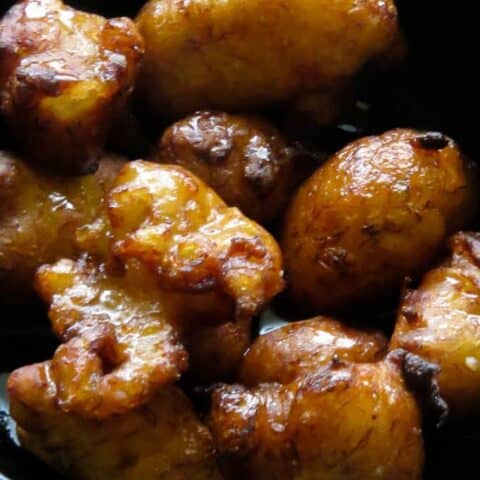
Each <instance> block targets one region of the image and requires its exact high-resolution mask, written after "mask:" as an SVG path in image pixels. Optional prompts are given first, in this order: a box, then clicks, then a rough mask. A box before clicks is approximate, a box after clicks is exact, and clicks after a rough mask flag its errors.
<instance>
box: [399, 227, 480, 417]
mask: <svg viewBox="0 0 480 480" xmlns="http://www.w3.org/2000/svg"><path fill="white" fill-rule="evenodd" d="M450 248H451V255H450V257H449V258H448V259H447V260H446V261H444V262H443V263H442V264H441V265H440V266H438V267H437V268H435V269H433V270H431V271H430V272H428V273H427V274H426V275H425V276H424V278H423V280H422V282H421V283H420V285H419V286H418V287H417V288H416V289H414V290H406V291H405V293H404V295H403V300H402V303H401V306H400V309H399V313H398V318H397V324H396V328H395V332H394V335H393V337H392V348H397V347H401V348H404V349H406V350H409V351H411V352H413V353H415V354H417V355H419V356H421V357H423V358H425V359H426V360H428V361H431V362H434V363H437V364H438V365H439V366H440V374H439V377H438V382H439V385H440V393H441V395H442V396H443V397H444V398H445V400H446V401H447V403H448V405H449V407H450V409H451V410H452V412H454V413H455V414H457V415H465V414H468V413H471V412H473V411H475V410H478V403H479V401H480V324H479V319H480V234H478V233H468V232H466V233H458V234H456V235H454V236H453V237H452V239H451V241H450Z"/></svg>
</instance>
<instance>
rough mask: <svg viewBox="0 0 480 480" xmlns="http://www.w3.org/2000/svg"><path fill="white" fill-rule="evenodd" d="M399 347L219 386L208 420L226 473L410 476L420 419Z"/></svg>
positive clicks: (279, 479)
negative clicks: (277, 379) (382, 356)
mask: <svg viewBox="0 0 480 480" xmlns="http://www.w3.org/2000/svg"><path fill="white" fill-rule="evenodd" d="M399 362H400V361H399V358H398V355H397V352H395V353H394V354H391V355H390V356H389V357H387V359H386V360H384V361H382V362H379V363H371V364H370V363H364V364H343V363H342V362H334V363H332V364H331V365H330V366H328V367H326V368H323V369H319V370H318V371H316V372H314V373H309V374H307V375H306V376H303V377H300V379H298V380H297V381H296V382H294V383H291V384H288V385H280V384H275V383H270V384H268V383H264V384H261V385H259V386H257V387H255V388H252V389H250V390H248V389H247V388H246V387H244V386H241V385H230V386H222V387H220V388H218V389H217V390H216V391H215V393H214V395H213V406H212V411H211V414H210V421H209V425H210V428H211V431H212V434H213V438H214V442H215V446H216V448H217V450H218V453H219V459H220V465H221V467H222V469H223V471H224V473H225V478H227V479H246V478H254V479H256V480H263V479H265V480H266V479H268V480H273V479H276V480H283V479H285V480H287V479H288V480H293V479H296V480H297V479H298V480H300V479H301V480H317V479H320V478H321V479H329V480H336V479H338V480H347V479H348V480H370V479H372V480H373V479H385V480H400V479H401V480H415V479H420V478H421V473H422V467H423V458H424V453H423V440H422V435H421V417H420V412H419V409H418V406H417V403H416V400H415V398H414V396H413V395H412V394H411V393H409V391H408V390H407V388H406V386H405V383H404V380H403V377H402V373H401V366H400V365H399Z"/></svg>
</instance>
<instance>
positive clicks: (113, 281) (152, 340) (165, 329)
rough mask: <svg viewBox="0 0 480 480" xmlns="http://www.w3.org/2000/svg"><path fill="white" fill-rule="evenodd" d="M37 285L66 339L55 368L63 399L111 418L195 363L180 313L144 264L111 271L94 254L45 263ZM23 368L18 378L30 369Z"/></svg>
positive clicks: (65, 404) (63, 403)
mask: <svg viewBox="0 0 480 480" xmlns="http://www.w3.org/2000/svg"><path fill="white" fill-rule="evenodd" d="M37 289H38V290H39V293H40V294H41V296H42V297H43V299H44V300H45V301H46V302H47V303H49V304H50V311H49V317H50V320H51V322H52V326H53V330H54V332H55V334H56V335H57V336H58V337H59V338H60V339H61V340H62V341H63V342H65V343H63V344H62V345H60V347H58V349H57V351H56V352H55V355H54V356H53V359H52V362H51V364H49V366H48V367H46V368H48V379H49V383H50V384H51V389H52V390H54V391H56V392H57V393H56V396H55V401H56V404H57V405H58V406H59V408H60V409H62V410H63V411H65V412H73V413H76V414H78V415H81V416H84V417H86V418H97V419H103V418H106V417H108V416H111V415H112V414H118V413H124V412H126V411H128V410H131V409H132V408H135V407H136V406H138V405H142V404H144V403H145V402H146V401H147V400H148V399H149V397H150V396H151V395H152V393H153V392H155V391H156V390H158V387H159V386H162V385H165V384H168V383H173V382H175V381H176V380H178V379H179V378H180V374H181V373H182V372H183V371H185V370H186V368H187V353H186V351H185V349H184V347H183V345H182V344H181V343H180V339H179V335H178V331H177V329H176V328H175V322H174V319H173V318H172V317H171V316H169V315H168V313H167V311H166V307H165V303H166V299H164V298H163V297H164V296H162V292H161V291H160V290H159V288H158V285H157V280H156V278H154V277H153V276H152V275H149V274H148V272H146V271H145V269H144V268H142V267H141V266H136V265H134V264H130V265H127V266H126V267H125V269H124V271H120V272H112V271H106V269H105V267H103V268H98V267H97V266H96V265H94V264H91V263H89V262H88V261H86V260H83V259H82V260H79V261H77V262H74V261H72V260H61V261H59V262H57V263H56V264H54V265H51V266H44V267H42V268H41V269H40V270H39V272H38V274H37ZM29 368H30V367H26V370H25V369H20V370H19V371H17V373H16V377H17V380H18V381H19V382H21V381H22V378H23V377H24V375H26V376H27V378H26V381H28V375H29V370H28V369H29Z"/></svg>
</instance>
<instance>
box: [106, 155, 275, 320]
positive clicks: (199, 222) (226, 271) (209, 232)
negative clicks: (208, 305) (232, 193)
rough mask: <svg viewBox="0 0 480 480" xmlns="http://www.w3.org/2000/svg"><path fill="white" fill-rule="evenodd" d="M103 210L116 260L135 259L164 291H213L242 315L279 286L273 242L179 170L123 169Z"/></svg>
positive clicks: (252, 311) (257, 307) (142, 166)
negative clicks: (155, 279)
mask: <svg viewBox="0 0 480 480" xmlns="http://www.w3.org/2000/svg"><path fill="white" fill-rule="evenodd" d="M107 208H108V216H109V218H110V221H111V225H112V234H113V237H114V239H116V241H115V242H114V244H113V251H114V253H115V255H116V256H118V257H119V258H120V259H123V260H126V259H137V260H138V261H140V262H141V263H142V264H143V265H144V266H145V267H146V268H147V269H149V270H150V271H152V272H154V273H155V274H156V275H157V276H158V279H159V283H160V285H161V286H162V288H164V289H166V290H171V291H179V292H183V293H187V294H189V293H190V294H191V293H196V294H200V293H207V294H208V293H209V292H213V293H215V292H219V293H220V294H221V295H225V296H226V297H228V299H229V300H230V301H233V303H234V307H235V315H236V317H237V318H241V317H247V318H248V317H250V316H251V315H253V314H255V313H257V312H258V311H259V310H260V309H261V308H262V307H263V306H265V305H266V303H267V302H268V301H269V300H270V299H271V298H272V297H273V296H274V295H276V294H277V293H278V292H279V291H280V290H281V289H282V288H283V280H282V258H281V253H280V249H279V247H278V245H277V243H276V242H275V240H274V239H273V237H272V236H271V235H270V234H269V233H267V232H266V231H265V230H264V229H263V228H261V227H260V226H259V225H257V224H256V223H255V222H253V221H251V220H249V219H247V218H246V217H245V216H243V215H242V214H241V212H240V211H239V210H238V209H236V208H230V207H227V206H226V205H225V203H224V202H223V201H222V200H221V199H220V197H219V196H218V195H217V194H216V193H215V192H214V191H213V190H211V189H210V188H209V187H207V186H206V185H205V184H204V183H203V182H202V181H201V180H200V179H198V178H197V177H195V176H194V175H193V174H191V173H189V172H188V171H187V170H185V169H183V168H182V167H179V166H173V165H157V164H153V163H149V162H143V161H136V162H132V163H129V164H127V165H126V166H125V167H124V168H123V169H122V171H121V172H120V175H119V176H118V178H117V180H116V182H115V184H114V185H113V188H112V190H111V191H110V193H109V195H108V207H107Z"/></svg>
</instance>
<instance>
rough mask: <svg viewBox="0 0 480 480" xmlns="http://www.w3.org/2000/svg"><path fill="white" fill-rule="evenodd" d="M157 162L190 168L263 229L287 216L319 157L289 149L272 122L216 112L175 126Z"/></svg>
mask: <svg viewBox="0 0 480 480" xmlns="http://www.w3.org/2000/svg"><path fill="white" fill-rule="evenodd" d="M151 158H152V159H153V160H154V161H157V162H161V163H167V164H168V163H171V164H178V165H181V166H182V167H185V168H186V169H187V170H190V171H191V172H192V173H194V174H195V175H197V176H198V177H200V178H201V179H202V180H203V181H204V182H205V183H207V184H208V185H209V186H210V187H212V188H213V189H214V190H215V191H216V192H217V193H218V194H219V195H220V196H221V197H222V198H223V200H225V202H226V203H227V204H228V205H231V206H235V207H238V208H239V209H240V210H241V211H242V212H243V213H244V214H245V215H247V217H249V218H252V219H253V220H256V221H258V222H260V223H262V224H264V223H268V222H270V221H272V220H274V219H276V218H278V217H279V215H280V214H282V213H283V211H284V210H285V208H286V206H287V203H288V200H289V199H290V197H291V196H292V195H293V192H294V190H295V188H296V187H297V186H298V184H299V183H300V182H301V181H302V180H304V179H305V178H306V177H307V176H308V175H309V174H310V173H312V172H313V168H314V166H315V163H314V161H313V155H311V154H309V153H307V152H306V151H305V150H303V149H301V148H299V147H296V146H293V145H289V144H288V143H287V142H286V141H285V139H284V138H283V137H282V135H281V133H280V132H279V131H278V130H277V129H276V128H275V127H274V126H273V125H271V124H270V123H269V122H268V121H266V120H264V119H262V118H260V117H254V116H242V115H230V114H228V113H223V112H211V111H200V112H196V113H194V114H193V115H190V116H188V117H186V118H184V119H183V120H180V121H178V122H176V123H174V124H173V125H172V126H171V127H170V128H168V129H167V130H166V131H165V133H164V134H163V136H162V138H161V140H160V141H159V143H158V145H157V148H156V149H155V151H154V152H153V155H152V157H151Z"/></svg>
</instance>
